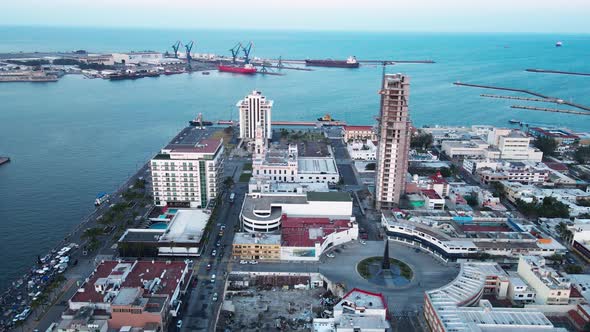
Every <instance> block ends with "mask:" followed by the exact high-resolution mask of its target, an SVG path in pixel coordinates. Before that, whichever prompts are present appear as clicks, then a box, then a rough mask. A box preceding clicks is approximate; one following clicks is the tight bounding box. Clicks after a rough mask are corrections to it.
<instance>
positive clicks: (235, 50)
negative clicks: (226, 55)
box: [229, 43, 242, 64]
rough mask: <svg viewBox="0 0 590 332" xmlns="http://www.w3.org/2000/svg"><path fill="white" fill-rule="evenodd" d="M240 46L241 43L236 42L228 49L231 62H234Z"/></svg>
mask: <svg viewBox="0 0 590 332" xmlns="http://www.w3.org/2000/svg"><path fill="white" fill-rule="evenodd" d="M240 48H242V43H237V44H236V46H234V47H232V48H231V49H230V50H229V51H230V52H231V63H233V64H236V59H237V57H238V55H239V54H240Z"/></svg>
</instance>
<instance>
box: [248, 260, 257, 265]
mask: <svg viewBox="0 0 590 332" xmlns="http://www.w3.org/2000/svg"><path fill="white" fill-rule="evenodd" d="M249 263H250V264H253V265H256V264H258V262H257V261H250V262H249Z"/></svg>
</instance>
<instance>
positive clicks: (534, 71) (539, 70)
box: [525, 69, 590, 76]
mask: <svg viewBox="0 0 590 332" xmlns="http://www.w3.org/2000/svg"><path fill="white" fill-rule="evenodd" d="M525 71H528V72H531V73H544V74H561V75H577V76H590V73H581V72H575V71H563V70H552V69H525Z"/></svg>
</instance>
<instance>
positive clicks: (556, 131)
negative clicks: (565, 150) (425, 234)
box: [528, 127, 580, 147]
mask: <svg viewBox="0 0 590 332" xmlns="http://www.w3.org/2000/svg"><path fill="white" fill-rule="evenodd" d="M528 133H529V134H531V135H533V136H534V137H542V138H552V139H554V140H555V141H556V142H557V143H558V144H559V145H560V146H562V147H567V146H571V145H573V144H575V143H577V142H579V141H580V137H579V136H578V135H576V134H575V133H573V132H571V131H570V130H568V129H565V128H548V127H529V129H528Z"/></svg>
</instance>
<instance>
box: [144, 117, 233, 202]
mask: <svg viewBox="0 0 590 332" xmlns="http://www.w3.org/2000/svg"><path fill="white" fill-rule="evenodd" d="M212 133H213V132H212V131H210V130H209V129H199V128H197V127H188V128H185V129H184V130H182V131H181V132H180V133H179V134H178V135H177V136H176V137H175V138H174V139H173V140H172V142H170V144H168V145H167V146H166V147H165V148H164V149H162V150H161V151H160V153H158V154H157V155H156V156H155V157H153V158H152V160H151V162H150V167H151V177H152V190H153V196H154V203H155V205H157V206H170V207H191V208H206V207H207V206H208V203H209V201H211V200H213V199H215V198H216V197H217V195H218V193H219V191H220V187H221V180H222V179H221V178H222V175H223V161H224V158H223V153H224V149H223V141H222V140H221V139H213V138H211V137H210V136H211V135H212Z"/></svg>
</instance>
